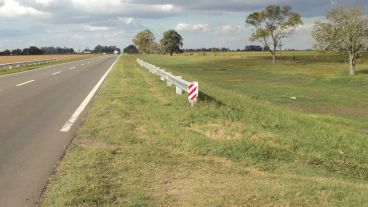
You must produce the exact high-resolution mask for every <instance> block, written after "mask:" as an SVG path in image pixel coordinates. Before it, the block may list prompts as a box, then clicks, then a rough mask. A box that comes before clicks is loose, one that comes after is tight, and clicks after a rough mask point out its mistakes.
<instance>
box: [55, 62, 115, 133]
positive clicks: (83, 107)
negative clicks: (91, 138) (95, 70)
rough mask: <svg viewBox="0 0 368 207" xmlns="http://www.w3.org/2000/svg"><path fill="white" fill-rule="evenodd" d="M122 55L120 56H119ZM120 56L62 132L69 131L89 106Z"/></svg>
mask: <svg viewBox="0 0 368 207" xmlns="http://www.w3.org/2000/svg"><path fill="white" fill-rule="evenodd" d="M119 57H120V56H119ZM119 57H118V58H117V59H116V60H115V62H114V63H113V64H112V65H111V67H110V68H109V69H108V70H107V71H106V73H105V74H104V75H103V76H102V77H101V79H100V80H99V81H98V82H97V84H96V85H95V87H94V88H93V89H92V90H91V92H89V94H88V95H87V97H86V98H85V99H84V100H83V102H82V103H81V105H80V106H79V107H78V108H77V109H76V110H75V112H74V113H73V115H72V116H71V117H70V118H69V120H68V121H67V122H66V123H65V124H64V126H63V127H62V128H61V129H60V132H68V131H69V130H70V128H72V126H73V124H74V123H75V121H77V119H78V117H79V115H80V114H81V113H82V112H83V111H84V109H85V108H86V107H87V105H88V103H89V102H90V101H91V99H92V98H93V96H94V95H95V93H96V92H97V90H98V89H99V88H100V86H101V85H102V83H103V81H104V80H105V79H106V77H107V75H108V74H109V73H110V71H111V70H112V68H113V67H114V66H115V64H116V62H117V61H118V60H119Z"/></svg>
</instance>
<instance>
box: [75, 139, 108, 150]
mask: <svg viewBox="0 0 368 207" xmlns="http://www.w3.org/2000/svg"><path fill="white" fill-rule="evenodd" d="M78 144H79V145H80V146H82V147H83V148H86V149H106V148H108V147H109V146H108V145H107V144H105V143H103V142H99V141H97V140H92V139H81V140H79V141H78Z"/></svg>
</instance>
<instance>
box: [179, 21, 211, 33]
mask: <svg viewBox="0 0 368 207" xmlns="http://www.w3.org/2000/svg"><path fill="white" fill-rule="evenodd" d="M175 30H178V31H201V32H208V31H211V27H210V26H209V25H208V24H186V23H179V24H177V25H176V26H175Z"/></svg>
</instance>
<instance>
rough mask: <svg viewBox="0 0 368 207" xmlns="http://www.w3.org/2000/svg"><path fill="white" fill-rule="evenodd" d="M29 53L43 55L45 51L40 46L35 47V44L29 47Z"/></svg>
mask: <svg viewBox="0 0 368 207" xmlns="http://www.w3.org/2000/svg"><path fill="white" fill-rule="evenodd" d="M29 54H30V55H42V54H43V52H42V50H41V49H40V48H38V47H35V46H31V47H29Z"/></svg>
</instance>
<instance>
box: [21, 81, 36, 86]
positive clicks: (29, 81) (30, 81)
mask: <svg viewBox="0 0 368 207" xmlns="http://www.w3.org/2000/svg"><path fill="white" fill-rule="evenodd" d="M33 81H35V80H30V81H26V82H24V83H20V84H18V85H17V86H22V85H26V84H28V83H32V82H33Z"/></svg>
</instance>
